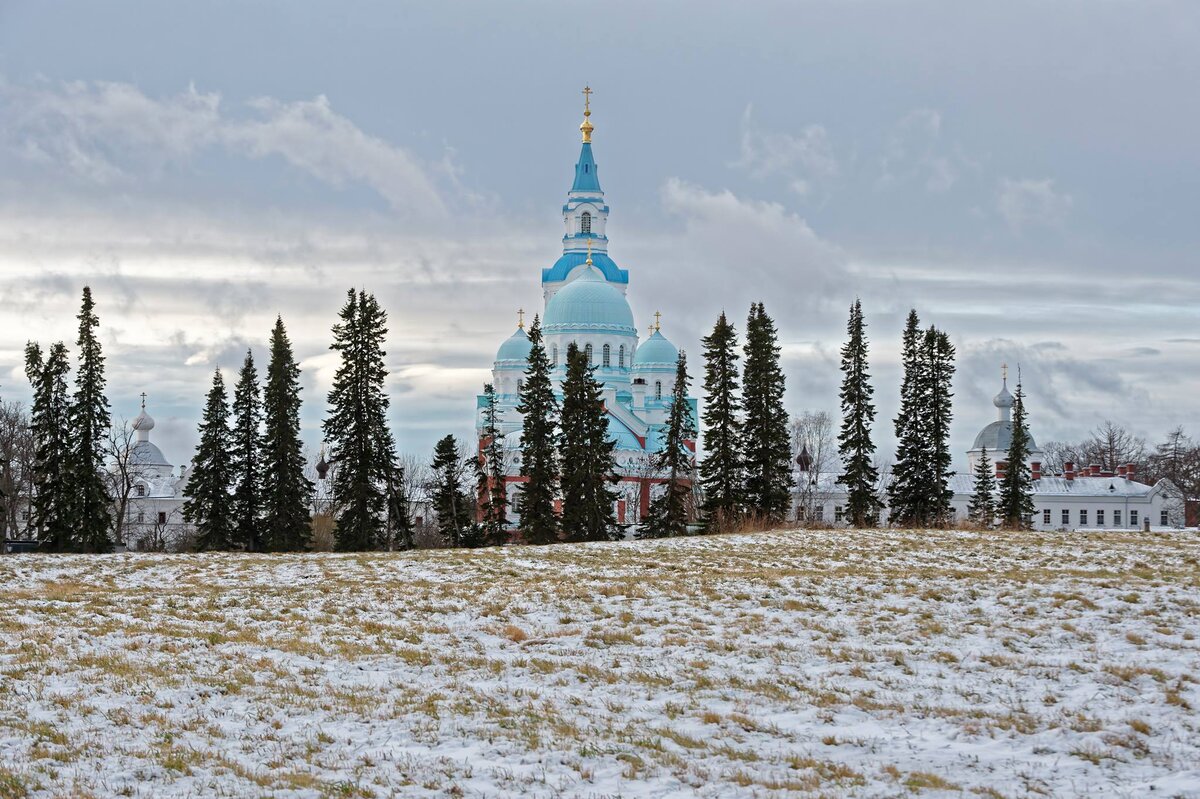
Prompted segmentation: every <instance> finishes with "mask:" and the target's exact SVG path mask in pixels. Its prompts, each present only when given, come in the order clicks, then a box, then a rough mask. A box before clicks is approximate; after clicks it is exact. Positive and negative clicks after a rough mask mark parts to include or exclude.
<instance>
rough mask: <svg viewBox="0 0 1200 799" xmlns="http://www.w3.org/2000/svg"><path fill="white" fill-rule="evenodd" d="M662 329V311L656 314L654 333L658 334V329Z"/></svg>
mask: <svg viewBox="0 0 1200 799" xmlns="http://www.w3.org/2000/svg"><path fill="white" fill-rule="evenodd" d="M660 327H662V311H655V312H654V331H655V332H656V333H657V332H658V329H659V328H660Z"/></svg>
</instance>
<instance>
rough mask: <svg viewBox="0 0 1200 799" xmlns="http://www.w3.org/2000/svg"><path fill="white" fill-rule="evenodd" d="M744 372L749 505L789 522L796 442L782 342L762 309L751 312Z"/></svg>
mask: <svg viewBox="0 0 1200 799" xmlns="http://www.w3.org/2000/svg"><path fill="white" fill-rule="evenodd" d="M745 352H746V363H745V366H744V367H743V369H742V404H743V407H744V408H745V418H744V420H743V422H742V440H743V442H744V444H743V448H744V459H743V469H744V472H745V484H744V485H745V502H746V506H747V509H748V510H749V511H750V512H752V513H755V514H756V515H758V516H759V517H761V518H762V519H764V520H766V521H769V522H779V521H782V520H783V519H784V518H786V517H787V512H788V506H789V505H790V504H791V497H792V463H791V461H792V440H791V431H790V430H789V429H788V421H789V419H788V413H787V410H786V409H785V408H784V406H783V393H784V377H783V369H782V368H781V367H780V365H779V353H780V347H779V336H778V334H777V333H776V331H775V322H774V320H773V319H771V317H769V316H767V313H766V311H765V310H764V308H763V304H762V303H761V302H760V303H757V304H752V305H751V306H750V317H749V319H747V321H746V348H745Z"/></svg>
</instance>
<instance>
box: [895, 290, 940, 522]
mask: <svg viewBox="0 0 1200 799" xmlns="http://www.w3.org/2000/svg"><path fill="white" fill-rule="evenodd" d="M923 343H924V337H923V336H922V334H921V320H920V319H919V318H918V317H917V311H916V309H913V310H910V311H909V312H908V320H907V321H906V323H905V325H904V335H903V338H902V339H901V349H902V356H901V360H902V366H903V369H904V377H903V380H902V382H901V385H900V411H899V413H897V414H896V420H895V430H896V460H895V463H894V465H893V466H892V479H891V483H890V484H889V485H888V506H889V510H890V515H889V519H890V521H891V522H892V524H899V525H901V526H904V527H923V526H925V524H926V521H927V519H928V517H929V508H928V493H929V492H928V490H927V488H928V486H929V473H930V464H929V446H928V444H929V431H928V430H927V429H926V425H927V423H928V421H929V416H928V414H927V413H926V410H927V408H926V397H925V395H924V391H925V388H926V387H927V386H928V382H929V381H928V374H927V371H928V369H927V366H928V364H927V362H926V360H925V358H924V357H922V356H923V352H922V344H923Z"/></svg>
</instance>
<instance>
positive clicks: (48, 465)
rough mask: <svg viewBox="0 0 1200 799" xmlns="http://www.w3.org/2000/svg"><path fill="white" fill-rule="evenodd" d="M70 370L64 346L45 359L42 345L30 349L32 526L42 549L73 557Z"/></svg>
mask: <svg viewBox="0 0 1200 799" xmlns="http://www.w3.org/2000/svg"><path fill="white" fill-rule="evenodd" d="M70 369H71V366H70V363H69V362H68V360H67V348H66V347H65V346H64V345H63V343H62V342H61V341H60V342H56V343H55V344H53V345H52V346H51V347H50V350H49V352H48V353H46V354H45V356H43V354H42V350H41V348H40V347H39V346H38V345H37V344H35V343H33V342H29V343H28V344H26V345H25V374H26V376H27V377H28V378H29V383H30V385H31V386H32V387H33V403H32V405H31V407H30V409H29V422H30V428H31V431H32V433H33V440H34V470H33V471H34V479H33V497H32V498H31V502H30V511H31V512H30V516H29V526H30V529H32V530H35V531H36V532H37V539H38V546H39V547H40V548H42V549H45V550H48V551H50V552H66V551H69V550H70V549H72V548H73V546H74V543H75V538H74V535H75V526H74V518H73V511H74V497H73V496H72V495H71V491H72V486H71V475H70V470H71V465H72V464H71V454H72V442H71V439H70V427H69V421H70V412H71V402H70V399H69V397H68V396H67V373H68V372H69V371H70Z"/></svg>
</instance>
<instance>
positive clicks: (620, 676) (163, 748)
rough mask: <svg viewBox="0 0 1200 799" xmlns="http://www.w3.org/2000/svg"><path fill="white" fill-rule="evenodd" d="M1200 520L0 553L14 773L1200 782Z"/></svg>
mask: <svg viewBox="0 0 1200 799" xmlns="http://www.w3.org/2000/svg"><path fill="white" fill-rule="evenodd" d="M1198 556H1200V542H1198V541H1197V540H1196V539H1195V538H1194V537H1189V536H1185V535H1182V534H1181V535H1153V536H1149V535H1147V536H1142V535H1141V534H1137V535H1133V534H1130V535H1123V534H1118V533H1104V534H1099V533H1097V534H1090V535H1076V534H1069V535H1068V534H1053V535H1050V534H1037V533H1027V534H1020V535H1015V534H1007V533H995V534H988V535H976V534H965V533H952V532H903V531H900V532H898V531H870V532H853V531H812V532H808V531H805V532H776V533H767V534H755V535H741V536H719V537H699V538H689V539H683V540H670V541H657V542H631V543H620V544H589V545H563V546H555V547H546V548H531V547H525V548H505V549H499V550H478V551H441V552H421V553H405V554H394V555H393V554H370V555H361V556H346V555H302V556H295V555H282V556H265V555H252V556H240V555H227V554H215V555H183V556H172V555H161V556H160V555H118V556H107V557H85V556H79V557H74V556H66V557H53V556H22V557H8V558H0V586H3V592H4V597H3V600H4V603H3V606H2V607H3V610H2V611H0V764H3V765H0V797H8V796H22V795H25V794H28V795H30V796H52V795H62V794H67V793H69V794H71V795H75V796H87V795H95V796H111V795H142V796H147V795H153V796H211V795H227V796H229V795H232V796H255V795H263V796H265V795H271V796H314V797H315V796H388V795H392V794H395V793H399V794H403V795H446V794H447V793H448V792H449V793H452V794H462V795H467V796H473V795H489V796H495V795H511V796H516V795H541V796H592V797H595V796H608V795H617V794H620V795H622V796H627V797H628V796H689V795H697V794H699V795H704V796H746V795H759V796H767V795H775V794H779V795H782V794H785V793H786V794H789V795H793V794H802V795H803V794H811V795H824V796H849V795H853V796H895V795H897V794H902V793H907V792H909V791H914V792H916V791H927V792H929V795H939V794H945V795H960V792H961V793H966V794H967V795H983V796H1023V795H1027V794H1030V793H1038V792H1044V793H1046V794H1050V795H1055V796H1071V795H1088V796H1133V795H1147V794H1148V793H1149V792H1150V790H1151V787H1153V788H1154V794H1153V795H1158V796H1171V795H1176V794H1179V795H1188V794H1192V795H1197V794H1195V793H1193V792H1198V791H1200V722H1198V721H1197V718H1198V714H1197V713H1196V712H1195V711H1196V708H1197V706H1200V688H1198V685H1197V680H1198V679H1200V642H1198V641H1197V640H1196V635H1197V633H1198V632H1200V621H1198V619H1200V568H1198V566H1197V558H1198Z"/></svg>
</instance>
